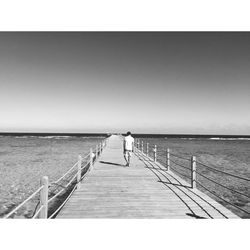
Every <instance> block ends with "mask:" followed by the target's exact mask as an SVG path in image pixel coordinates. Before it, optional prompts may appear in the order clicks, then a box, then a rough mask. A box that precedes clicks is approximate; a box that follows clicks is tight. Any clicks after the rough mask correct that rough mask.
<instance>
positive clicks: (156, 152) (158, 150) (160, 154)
mask: <svg viewBox="0 0 250 250" xmlns="http://www.w3.org/2000/svg"><path fill="white" fill-rule="evenodd" d="M144 145H147V151H146V152H147V153H146V156H147V157H149V158H150V159H151V160H154V161H158V162H159V163H163V164H164V165H166V170H167V171H168V170H169V169H171V170H172V171H173V172H176V173H177V174H178V175H180V176H182V177H183V176H184V177H186V178H188V179H191V188H196V183H197V184H199V185H200V186H201V187H203V188H204V189H205V190H207V191H208V192H210V193H211V194H213V195H214V196H216V197H218V198H219V199H220V200H222V201H224V202H226V203H228V204H230V205H231V206H233V207H235V208H237V209H239V210H241V211H243V212H245V213H247V214H250V212H248V211H246V210H245V209H242V208H240V207H239V206H236V205H234V204H232V203H231V202H229V201H227V200H225V199H224V198H223V197H220V196H219V195H217V194H216V192H214V190H213V191H211V190H209V188H206V187H205V186H204V185H203V184H201V183H200V182H198V181H197V177H196V174H197V175H199V176H202V177H203V178H205V179H207V180H208V181H211V182H213V183H214V184H217V185H218V186H221V187H223V188H225V189H226V190H229V191H231V192H233V193H235V194H238V195H241V196H244V197H246V198H248V199H250V196H249V195H247V194H244V193H242V192H240V191H237V190H234V189H231V188H229V187H227V186H226V185H223V184H221V183H218V182H217V181H215V180H213V179H211V178H209V177H207V176H205V175H204V174H202V173H201V172H200V171H197V170H196V164H199V165H201V166H203V167H205V168H207V169H209V170H211V171H213V172H218V173H221V174H225V175H228V176H231V177H234V178H237V179H238V180H243V181H247V182H249V181H250V179H248V178H245V177H243V176H240V175H237V174H233V173H230V172H226V171H222V170H219V169H216V168H213V167H211V166H208V165H206V164H204V163H202V162H200V161H197V160H196V157H194V156H192V158H191V157H190V159H188V158H185V157H183V156H180V155H178V153H177V154H176V153H172V152H171V153H169V149H167V150H166V149H163V148H162V147H161V146H158V145H152V144H151V143H148V142H147V141H146V143H145V141H144V143H143V142H142V141H140V140H138V139H137V140H136V143H135V147H136V148H137V150H138V151H139V152H142V153H143V152H144V153H145V151H144V148H143V146H144ZM165 152H166V154H165V155H164V153H165ZM152 153H153V157H154V159H152V158H151V155H152ZM144 155H145V154H144ZM156 156H157V158H156ZM170 156H171V157H170ZM164 157H166V161H165V162H164ZM172 157H173V158H176V159H181V160H186V161H188V162H190V168H188V167H186V166H183V165H182V164H179V163H178V162H176V161H173V160H172V159H170V158H172ZM170 163H172V164H170ZM175 165H176V166H177V167H182V168H184V169H186V170H188V171H191V175H190V176H187V175H186V174H184V172H185V171H184V172H183V173H181V172H179V171H178V170H176V167H175ZM205 184H206V182H205Z"/></svg>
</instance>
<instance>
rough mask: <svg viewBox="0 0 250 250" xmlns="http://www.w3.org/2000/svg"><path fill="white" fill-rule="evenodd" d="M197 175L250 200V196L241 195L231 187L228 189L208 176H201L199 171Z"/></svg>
mask: <svg viewBox="0 0 250 250" xmlns="http://www.w3.org/2000/svg"><path fill="white" fill-rule="evenodd" d="M196 173H197V174H198V175H200V176H202V177H203V178H205V179H207V180H209V181H211V182H213V183H215V184H217V185H219V186H221V187H223V188H226V189H228V190H229V191H232V192H235V193H237V194H240V195H242V196H245V197H246V198H249V199H250V196H248V195H246V194H243V193H241V192H239V191H237V190H234V189H231V188H229V187H227V186H225V185H223V184H221V183H218V182H216V181H214V180H212V179H210V178H209V177H207V176H205V175H203V174H201V173H200V172H198V171H197V172H196Z"/></svg>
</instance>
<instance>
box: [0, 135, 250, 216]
mask: <svg viewBox="0 0 250 250" xmlns="http://www.w3.org/2000/svg"><path fill="white" fill-rule="evenodd" d="M107 136H108V135H107V134H53V135H51V134H0V217H3V216H4V215H5V214H6V213H7V212H8V211H10V209H11V208H14V207H15V206H17V205H18V204H20V203H21V202H22V201H23V200H24V199H25V198H27V197H28V196H29V195H30V194H32V193H33V192H34V191H35V190H36V189H37V188H38V187H39V185H40V179H41V177H42V176H45V175H46V176H48V177H49V180H50V181H53V180H56V179H57V178H59V177H60V176H62V175H63V174H64V173H65V172H66V171H67V170H68V169H69V168H70V167H72V166H73V164H74V163H75V162H76V161H77V157H78V155H82V156H84V155H86V154H87V153H88V152H89V149H90V148H91V147H92V148H95V146H96V145H97V144H98V143H100V142H101V140H103V139H104V138H105V137H107ZM134 137H135V138H137V139H140V141H143V144H144V151H145V150H146V143H148V144H149V154H151V155H152V152H153V151H152V148H153V147H154V146H155V145H157V157H158V160H159V161H160V162H161V163H162V164H163V165H164V164H166V150H167V148H169V150H170V159H171V161H170V167H171V169H172V170H173V172H175V173H176V174H178V175H180V177H183V179H185V180H186V181H187V182H190V176H191V173H190V168H191V163H190V159H191V156H196V158H197V173H200V174H201V175H199V174H197V181H198V182H199V183H201V184H202V185H199V184H198V185H197V187H198V188H199V189H201V190H202V191H203V192H205V193H206V194H207V195H209V196H211V197H212V198H213V199H215V200H217V201H218V202H220V203H221V204H223V205H224V206H226V207H228V208H229V209H230V210H232V211H233V212H235V213H236V214H237V215H239V216H240V217H242V218H250V198H248V197H250V181H246V180H241V179H238V178H235V177H234V176H227V175H226V174H222V173H220V172H216V171H214V170H212V169H217V170H220V171H222V172H227V173H230V174H232V175H236V176H240V177H243V178H245V179H249V180H250V136H237V135H236V136H224V135H166V134H164V135H163V134H160V135H159V134H157V135H155V134H153V135H152V134H136V135H134ZM177 156H178V157H179V158H178V157H177ZM183 166H184V167H185V168H183ZM206 166H208V167H209V168H207V167H206ZM205 177H207V178H208V179H207V178H205ZM209 179H211V180H213V181H214V182H217V183H219V184H221V185H223V186H226V187H228V188H229V189H230V190H228V189H227V188H224V187H222V186H220V185H217V184H216V183H214V182H211V181H209ZM232 190H233V191H232ZM235 191H236V192H235ZM239 193H241V194H244V195H241V194H239ZM221 198H222V199H221ZM230 204H232V205H230ZM239 208H240V209H239ZM245 211H246V212H245Z"/></svg>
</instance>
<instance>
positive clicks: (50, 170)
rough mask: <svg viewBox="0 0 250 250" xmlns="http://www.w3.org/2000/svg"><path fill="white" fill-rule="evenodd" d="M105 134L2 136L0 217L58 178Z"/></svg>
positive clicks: (0, 138)
mask: <svg viewBox="0 0 250 250" xmlns="http://www.w3.org/2000/svg"><path fill="white" fill-rule="evenodd" d="M103 139H104V137H90V136H85V137H74V136H0V217H1V216H3V215H4V214H6V211H9V210H10V208H14V207H15V206H16V205H18V204H20V203H21V202H22V201H23V200H24V199H25V198H27V197H28V196H29V195H31V194H32V193H33V192H34V191H35V190H36V189H37V188H38V187H39V185H40V178H41V177H42V176H45V175H46V176H48V177H49V180H50V181H51V182H52V181H53V180H56V179H58V178H59V177H60V176H62V175H63V174H64V173H65V172H66V171H67V170H68V169H69V168H70V167H72V166H73V164H74V163H75V162H76V161H77V158H78V155H82V156H84V155H86V154H88V152H89V149H90V148H91V147H92V148H94V147H95V146H96V145H97V144H98V143H100V142H101V140H103Z"/></svg>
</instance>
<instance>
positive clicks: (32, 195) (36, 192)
mask: <svg viewBox="0 0 250 250" xmlns="http://www.w3.org/2000/svg"><path fill="white" fill-rule="evenodd" d="M42 189H43V186H41V187H39V188H38V189H37V190H36V191H35V192H34V193H33V194H31V195H30V196H29V197H28V198H27V199H26V200H24V201H23V202H22V203H21V204H19V205H18V206H17V207H16V208H14V209H13V210H12V211H11V212H9V213H8V214H7V215H5V216H4V217H3V218H4V219H7V218H8V217H10V216H11V215H12V214H14V213H15V212H16V211H17V210H18V209H20V208H21V207H22V206H23V205H24V204H25V203H27V202H28V201H29V200H31V199H32V198H33V197H34V196H35V195H36V194H38V193H39V192H40V191H41V190H42Z"/></svg>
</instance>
